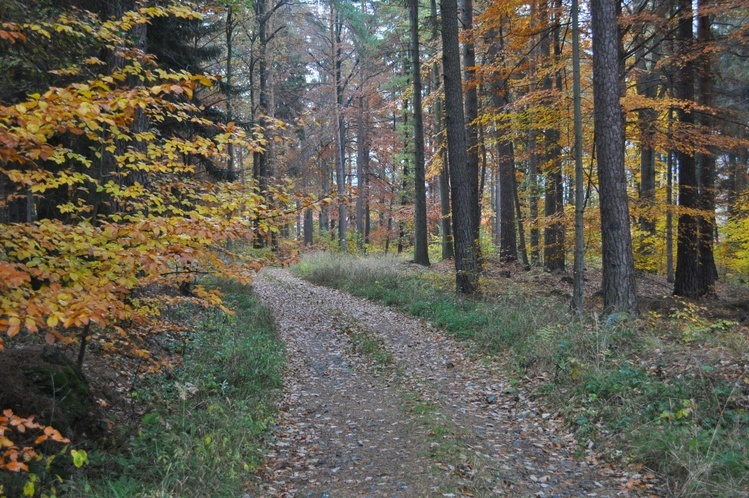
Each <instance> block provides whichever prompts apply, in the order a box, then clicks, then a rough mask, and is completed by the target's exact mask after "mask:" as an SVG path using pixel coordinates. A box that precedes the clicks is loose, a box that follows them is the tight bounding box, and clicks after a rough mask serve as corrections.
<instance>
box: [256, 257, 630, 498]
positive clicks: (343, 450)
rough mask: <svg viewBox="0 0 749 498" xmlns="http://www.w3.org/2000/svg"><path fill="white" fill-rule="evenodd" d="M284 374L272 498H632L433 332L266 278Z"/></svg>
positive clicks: (545, 417) (522, 399)
mask: <svg viewBox="0 0 749 498" xmlns="http://www.w3.org/2000/svg"><path fill="white" fill-rule="evenodd" d="M254 288H255V290H256V292H257V293H258V294H259V296H260V298H261V300H262V301H263V303H264V304H265V305H266V306H268V307H270V308H271V310H272V311H273V313H274V315H275V318H276V321H277V323H278V326H279V330H280V333H281V337H282V339H283V341H284V342H285V344H286V348H287V351H286V352H287V357H288V369H287V373H286V380H285V384H284V394H283V400H282V402H281V407H280V415H279V420H278V427H277V429H276V433H275V442H274V447H273V450H272V451H271V452H270V454H269V455H268V456H269V458H268V467H267V468H266V473H265V474H266V476H265V482H264V483H263V485H262V488H263V494H264V496H299V497H330V498H336V497H349V496H369V497H422V496H437V497H440V496H447V497H451V496H455V497H457V496H517V497H525V496H549V497H551V496H557V497H566V496H622V495H626V496H633V495H635V493H636V492H635V490H633V489H630V490H628V491H627V490H625V488H626V483H627V482H628V481H629V478H630V477H631V476H627V475H626V474H623V473H619V472H617V471H616V470H614V469H612V468H610V467H608V466H605V465H604V464H602V463H599V462H597V461H596V459H595V457H594V456H593V455H592V454H590V453H589V452H588V453H587V456H586V457H585V458H579V457H575V456H574V455H575V454H580V453H585V452H584V451H582V450H581V449H580V448H579V447H578V446H577V445H576V443H575V440H574V437H573V436H572V435H571V434H569V432H567V431H566V430H565V429H564V427H563V425H562V423H561V421H560V420H558V419H557V418H556V416H555V414H551V413H548V412H546V411H545V410H544V408H543V406H541V405H539V404H538V403H536V402H535V401H534V400H532V399H530V398H529V397H528V396H527V395H526V394H524V393H523V392H522V390H518V389H515V388H513V387H512V386H511V384H510V382H509V380H508V379H507V378H506V376H504V375H503V374H502V370H503V367H502V366H501V364H500V363H499V362H495V361H489V360H487V359H485V358H483V359H482V358H479V357H476V356H472V354H471V352H470V351H469V349H468V347H467V346H468V344H461V343H459V342H457V341H455V340H454V339H452V338H450V337H447V336H445V335H444V334H443V333H442V332H441V331H439V330H435V329H433V328H432V327H430V326H429V324H426V323H424V322H423V321H420V320H416V319H414V318H411V317H409V316H405V315H403V314H400V313H398V312H395V311H393V310H390V309H388V308H385V307H383V306H379V305H377V304H374V303H372V302H369V301H366V300H363V299H359V298H356V297H352V296H350V295H348V294H345V293H342V292H339V291H336V290H333V289H328V288H324V287H318V286H315V285H313V284H310V283H308V282H305V281H303V280H300V279H297V278H295V277H293V276H291V275H290V274H289V273H288V272H287V271H286V270H282V269H273V268H266V269H264V270H263V271H262V272H261V273H260V274H259V275H258V276H257V278H256V280H255V283H254Z"/></svg>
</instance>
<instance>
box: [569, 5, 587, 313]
mask: <svg viewBox="0 0 749 498" xmlns="http://www.w3.org/2000/svg"><path fill="white" fill-rule="evenodd" d="M579 10H580V5H579V0H572V101H573V104H572V106H573V114H574V117H573V120H574V130H575V131H574V133H575V262H574V264H573V271H572V286H573V289H572V310H573V311H574V312H575V313H577V314H582V312H583V310H584V309H585V300H584V294H585V292H584V291H585V224H584V221H585V220H584V217H583V215H584V214H585V184H584V182H585V179H584V173H583V113H582V104H581V100H582V89H581V81H580V80H581V78H580V21H579Z"/></svg>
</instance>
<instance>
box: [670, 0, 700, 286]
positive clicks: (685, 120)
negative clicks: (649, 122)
mask: <svg viewBox="0 0 749 498" xmlns="http://www.w3.org/2000/svg"><path fill="white" fill-rule="evenodd" d="M677 6H678V11H677V16H678V18H679V21H678V27H677V33H676V40H677V50H680V51H682V53H684V51H688V50H691V49H692V45H693V38H694V37H693V33H692V23H693V10H692V0H678V2H677ZM674 79H675V82H674V93H675V96H676V98H677V99H680V100H682V101H685V102H693V101H694V82H695V78H694V62H693V61H692V60H685V61H683V62H682V64H681V65H680V67H679V68H678V70H677V72H676V76H675V78H674ZM677 117H678V119H679V122H680V123H681V124H682V125H684V126H687V127H691V126H693V125H694V115H693V114H692V112H691V110H690V109H685V108H683V107H679V108H678V109H677ZM676 158H677V160H678V163H679V205H680V206H681V207H682V208H683V209H681V210H680V213H679V222H678V228H677V241H676V275H675V280H674V294H675V295H677V296H685V297H690V298H698V297H700V296H701V295H703V294H704V292H702V289H701V288H700V276H699V273H700V271H699V266H700V262H699V259H700V258H699V226H698V225H699V221H698V218H697V216H696V215H695V212H696V210H697V209H699V207H700V205H699V195H698V191H697V189H698V184H697V169H696V166H695V160H694V155H693V154H692V152H691V151H687V150H684V149H683V148H680V149H677V151H676Z"/></svg>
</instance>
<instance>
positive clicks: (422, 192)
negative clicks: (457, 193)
mask: <svg viewBox="0 0 749 498" xmlns="http://www.w3.org/2000/svg"><path fill="white" fill-rule="evenodd" d="M408 14H409V19H410V23H411V26H410V27H411V78H412V79H413V112H414V263H416V264H420V265H427V266H428V265H429V242H428V234H427V197H426V179H425V164H424V118H423V116H422V109H421V106H422V104H421V58H420V57H419V1H418V0H409V1H408Z"/></svg>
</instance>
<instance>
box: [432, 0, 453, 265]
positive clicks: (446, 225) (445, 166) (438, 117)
mask: <svg viewBox="0 0 749 498" xmlns="http://www.w3.org/2000/svg"><path fill="white" fill-rule="evenodd" d="M429 5H430V14H431V16H432V19H434V24H433V29H432V39H433V40H436V39H438V38H439V29H438V25H437V0H430V2H429ZM432 86H433V87H434V90H433V91H434V93H437V94H439V92H440V70H439V63H438V62H435V63H434V65H433V66H432ZM435 100H436V101H437V102H436V104H435V120H434V121H435V125H434V127H435V130H434V135H435V142H436V150H437V151H438V152H437V153H438V154H441V156H442V157H441V159H442V168H441V169H440V176H439V191H440V214H441V216H440V228H441V231H442V259H443V260H446V259H452V258H453V257H454V256H455V251H454V242H455V241H454V240H453V230H452V213H451V212H450V167H449V166H450V165H449V162H448V158H447V148H446V147H445V146H444V145H443V139H442V135H443V133H442V132H443V130H444V127H443V122H444V118H445V113H444V112H443V106H442V98H437V99H435Z"/></svg>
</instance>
